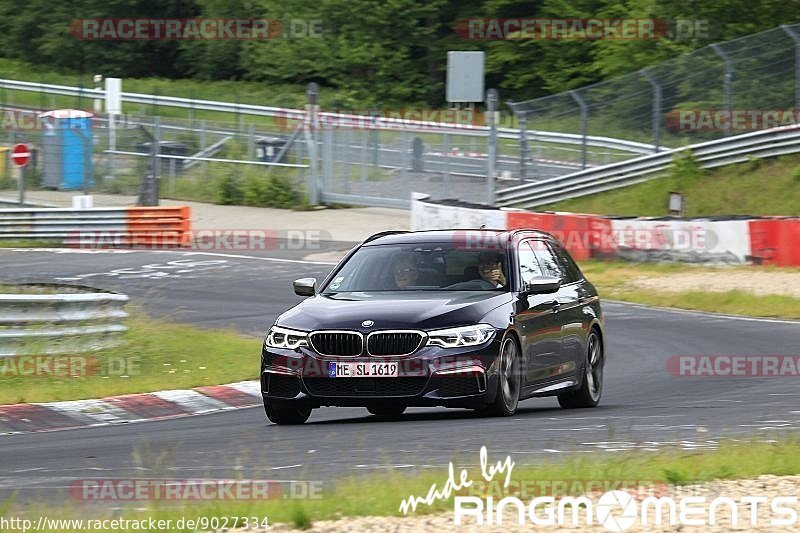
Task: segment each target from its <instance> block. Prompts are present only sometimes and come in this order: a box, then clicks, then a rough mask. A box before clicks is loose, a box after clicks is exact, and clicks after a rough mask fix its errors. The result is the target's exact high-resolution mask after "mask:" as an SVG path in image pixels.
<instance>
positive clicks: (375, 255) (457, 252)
mask: <svg viewBox="0 0 800 533" xmlns="http://www.w3.org/2000/svg"><path fill="white" fill-rule="evenodd" d="M442 290H444V291H504V290H508V268H507V264H506V254H505V253H504V252H498V251H493V250H488V249H486V250H482V249H463V247H457V246H455V245H454V244H452V243H446V244H438V243H425V244H396V245H372V246H364V247H362V248H361V249H359V250H358V251H357V252H356V253H355V254H353V256H352V257H351V258H350V259H349V260H348V261H347V263H346V264H345V265H344V266H343V267H342V268H341V270H339V272H337V273H336V275H335V276H334V277H333V279H332V280H331V281H330V283H329V284H328V285H327V287H325V289H324V290H323V294H328V295H330V294H337V293H343V292H378V291H442Z"/></svg>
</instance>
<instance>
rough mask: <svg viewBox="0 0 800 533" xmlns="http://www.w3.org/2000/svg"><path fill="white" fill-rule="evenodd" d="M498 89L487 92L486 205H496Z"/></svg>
mask: <svg viewBox="0 0 800 533" xmlns="http://www.w3.org/2000/svg"><path fill="white" fill-rule="evenodd" d="M496 110H497V89H489V90H488V91H486V114H487V115H488V116H487V123H488V124H487V125H488V126H489V147H488V148H489V149H488V150H487V151H488V158H487V161H486V203H487V204H488V205H494V179H495V175H496V174H497V168H496V167H497V117H496V116H495V113H496Z"/></svg>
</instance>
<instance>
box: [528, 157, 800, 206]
mask: <svg viewBox="0 0 800 533" xmlns="http://www.w3.org/2000/svg"><path fill="white" fill-rule="evenodd" d="M798 163H800V156H783V157H778V158H771V159H765V160H764V161H763V162H762V163H761V164H760V165H759V167H758V169H757V170H756V171H751V170H749V169H748V165H750V163H749V162H745V163H742V164H738V165H727V166H724V167H720V168H715V169H713V170H711V171H704V170H702V169H700V168H699V167H698V166H697V161H696V160H694V158H692V157H690V158H686V159H679V160H676V161H675V163H674V164H673V165H672V167H671V168H670V171H669V174H668V175H667V176H664V177H660V178H655V179H652V180H649V181H646V182H644V183H639V184H636V185H631V186H630V187H624V188H621V189H617V190H613V191H606V192H603V193H599V194H593V195H590V196H584V197H581V198H574V199H572V200H564V201H563V202H558V203H556V204H550V205H547V206H543V207H542V209H552V210H555V211H573V212H576V213H597V214H611V215H630V216H663V215H667V214H669V213H668V209H667V198H668V194H669V192H670V191H678V192H681V193H683V195H684V198H686V206H685V215H686V216H709V215H767V216H769V215H788V216H797V215H798V214H800V167H798ZM701 176H704V177H703V178H702V179H698V178H700V177H701Z"/></svg>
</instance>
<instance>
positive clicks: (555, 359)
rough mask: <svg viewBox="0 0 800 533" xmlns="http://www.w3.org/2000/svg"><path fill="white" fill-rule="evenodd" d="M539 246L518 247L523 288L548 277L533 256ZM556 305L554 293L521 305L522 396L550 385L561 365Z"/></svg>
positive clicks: (527, 299) (530, 298)
mask: <svg viewBox="0 0 800 533" xmlns="http://www.w3.org/2000/svg"><path fill="white" fill-rule="evenodd" d="M537 242H539V243H540V242H541V241H536V240H532V239H528V240H523V241H521V242H520V243H519V244H518V245H517V260H518V263H519V270H520V271H519V279H520V280H521V282H522V284H523V287H524V284H525V283H527V282H528V281H530V280H531V279H533V278H535V277H542V276H543V275H545V273H544V272H543V270H542V268H541V265H540V263H539V261H538V259H537V257H536V253H535V252H534V247H536V246H538V245H537V244H536V243H537ZM556 302H557V295H556V294H555V293H554V294H530V295H528V296H527V297H523V298H522V300H521V301H520V302H519V304H520V307H519V309H518V312H517V315H516V321H517V332H518V333H519V334H520V337H521V340H522V353H523V368H522V372H523V376H524V385H523V391H522V392H523V395H524V394H527V393H529V392H532V391H533V390H534V389H536V388H537V387H538V386H540V385H541V384H542V383H546V382H547V381H551V380H552V379H553V375H554V373H555V372H557V370H558V367H559V365H560V364H561V336H560V335H561V334H560V330H561V326H560V325H559V324H558V321H557V319H556V315H557V313H556V312H555V307H556V306H555V304H556ZM526 389H527V390H526Z"/></svg>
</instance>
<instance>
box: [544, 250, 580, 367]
mask: <svg viewBox="0 0 800 533" xmlns="http://www.w3.org/2000/svg"><path fill="white" fill-rule="evenodd" d="M537 255H538V256H539V258H540V260H542V261H546V262H547V264H548V265H549V266H551V267H552V268H557V269H558V270H559V272H560V276H561V279H562V284H561V289H560V290H559V291H558V304H559V305H558V322H559V326H560V327H561V355H562V363H563V364H564V365H565V367H567V368H569V371H570V372H571V371H574V370H575V369H577V368H579V367H580V365H581V364H582V362H583V353H584V348H583V347H584V344H585V342H586V337H587V333H588V318H587V316H586V315H585V313H584V312H583V300H584V294H583V290H582V289H583V281H582V280H583V276H582V275H581V273H580V270H579V269H578V267H577V265H575V263H574V261H572V258H571V257H569V254H567V252H566V250H564V248H563V247H562V246H561V245H560V244H558V243H555V242H549V243H547V252H545V251H544V250H542V251H541V252H537Z"/></svg>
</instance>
